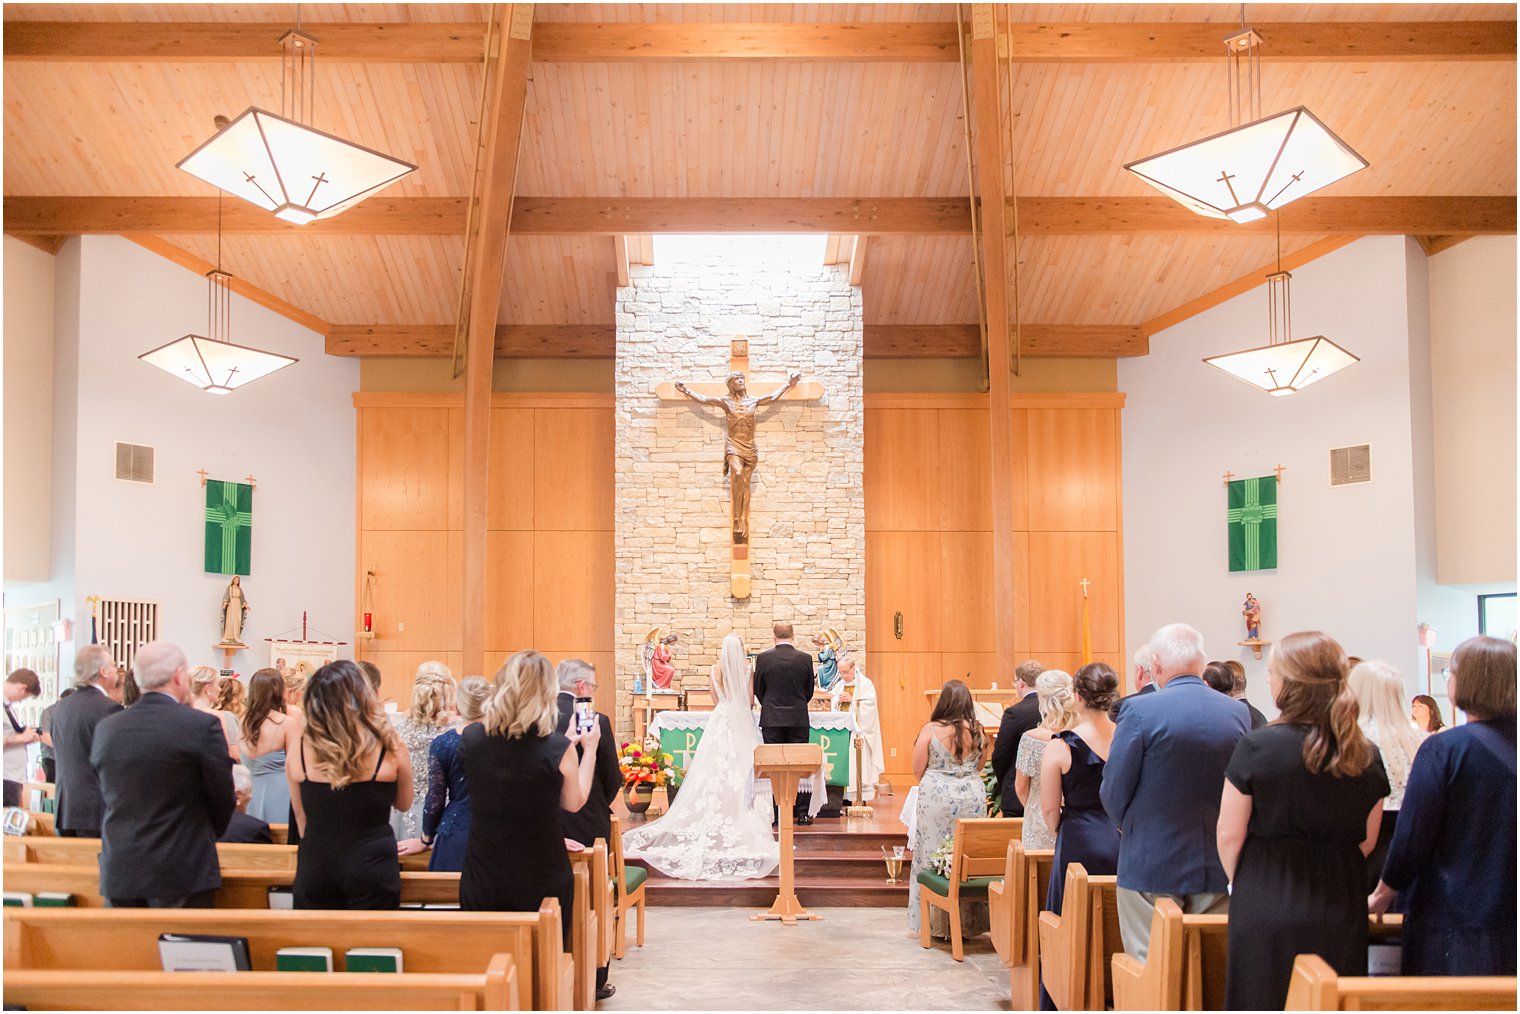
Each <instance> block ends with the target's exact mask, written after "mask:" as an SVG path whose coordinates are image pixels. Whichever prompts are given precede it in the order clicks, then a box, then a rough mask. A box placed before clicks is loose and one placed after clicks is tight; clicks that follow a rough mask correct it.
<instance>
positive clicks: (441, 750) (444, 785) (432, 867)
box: [396, 676, 491, 873]
mask: <svg viewBox="0 0 1520 1014" xmlns="http://www.w3.org/2000/svg"><path fill="white" fill-rule="evenodd" d="M490 688H491V685H490V684H489V683H487V682H486V681H485V680H484V679H482V678H481V677H479V676H466V677H465V678H464V679H462V680H460V681H459V691H458V695H457V701H458V707H459V717H460V720H461V721H462V723H463V724H462V725H461V726H460V727H459V728H457V729H449V730H448V731H446V732H443V733H441V734H440V735H438V736H435V737H434V738H433V742H432V743H431V744H430V745H429V746H428V785H427V800H426V801H425V802H424V803H423V805H422V836H421V837H420V838H408V839H406V840H405V841H402V842H398V843H397V845H396V851H397V852H399V853H401V854H402V855H410V854H412V853H414V852H421V851H423V850H424V849H427V848H431V849H432V850H433V851H432V854H431V855H429V856H428V870H429V871H431V872H433V873H458V872H460V871H461V870H463V869H464V849H465V842H466V841H467V840H468V838H469V835H470V786H469V783H468V782H466V781H465V778H464V764H463V763H462V762H461V761H460V759H459V734H460V732H461V731H462V730H464V729H467V728H469V727H470V726H472V725H476V724H478V723H479V722H480V713H481V709H482V708H484V707H485V703H486V696H487V695H488V694H489V693H490Z"/></svg>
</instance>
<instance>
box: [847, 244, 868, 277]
mask: <svg viewBox="0 0 1520 1014" xmlns="http://www.w3.org/2000/svg"><path fill="white" fill-rule="evenodd" d="M854 240H855V241H854V243H852V244H851V246H850V284H851V285H859V284H860V280H861V279H862V278H864V277H865V273H866V237H865V236H856V237H854Z"/></svg>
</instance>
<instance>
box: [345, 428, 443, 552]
mask: <svg viewBox="0 0 1520 1014" xmlns="http://www.w3.org/2000/svg"><path fill="white" fill-rule="evenodd" d="M359 424H360V427H361V428H362V431H363V432H362V433H361V435H360V440H359V447H360V457H361V461H360V468H361V470H362V474H363V475H364V496H363V497H362V498H361V500H360V507H361V512H360V524H361V525H362V526H363V527H364V528H366V529H370V530H378V529H384V530H389V531H422V530H435V531H436V530H441V529H443V528H446V527H448V485H449V474H448V460H449V425H448V415H447V410H445V409H436V408H398V409H386V410H379V411H375V410H366V411H364V412H361V413H360V418H359Z"/></svg>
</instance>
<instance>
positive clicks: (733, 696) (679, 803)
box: [623, 634, 780, 880]
mask: <svg viewBox="0 0 1520 1014" xmlns="http://www.w3.org/2000/svg"><path fill="white" fill-rule="evenodd" d="M712 682H713V691H714V694H715V695H716V697H717V700H718V703H717V706H716V707H715V708H713V711H712V717H711V718H710V719H709V720H708V722H707V727H706V729H705V730H704V732H703V734H702V741H701V742H700V743H698V744H697V752H696V754H695V756H693V757H692V760H691V765H690V766H689V767H688V768H687V771H686V778H685V779H684V780H683V781H682V782H681V791H680V792H679V793H677V795H676V801H675V802H674V803H672V804H670V809H669V811H668V812H666V814H665V816H663V817H661V818H660V819H659V820H655V821H652V822H650V823H648V824H645V825H644V826H643V827H637V828H634V829H633V830H631V831H628V832H626V833H625V834H624V835H623V854H624V856H626V857H627V858H629V859H641V860H643V861H644V862H646V863H648V864H649V865H650V866H652V867H654V868H655V869H657V870H659V871H660V872H661V873H663V874H665V875H666V876H668V877H676V878H678V879H681V880H752V879H755V878H757V877H766V876H769V875H770V874H771V873H772V871H774V870H775V869H776V866H777V864H778V863H779V862H780V849H779V847H778V846H777V844H776V839H775V838H773V837H772V836H771V790H770V784H769V782H767V781H764V780H761V779H757V778H756V777H755V747H757V746H759V745H760V730H759V729H758V728H757V727H756V725H755V717H754V714H753V713H752V712H751V711H750V700H751V684H750V671H749V660H748V659H747V658H746V657H745V655H744V642H743V641H742V640H741V639H740V638H739V635H738V634H729V635H728V636H727V637H725V638H724V639H723V649H722V653H721V654H720V655H719V657H718V664H717V665H716V666H714V667H713V676H712Z"/></svg>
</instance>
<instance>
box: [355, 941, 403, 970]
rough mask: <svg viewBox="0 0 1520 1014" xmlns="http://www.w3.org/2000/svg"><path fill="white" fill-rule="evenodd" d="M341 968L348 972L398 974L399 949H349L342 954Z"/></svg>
mask: <svg viewBox="0 0 1520 1014" xmlns="http://www.w3.org/2000/svg"><path fill="white" fill-rule="evenodd" d="M343 967H344V968H346V969H347V970H348V971H350V972H399V971H401V948H399V947H350V948H349V949H348V950H347V951H346V952H344V954H343Z"/></svg>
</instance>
